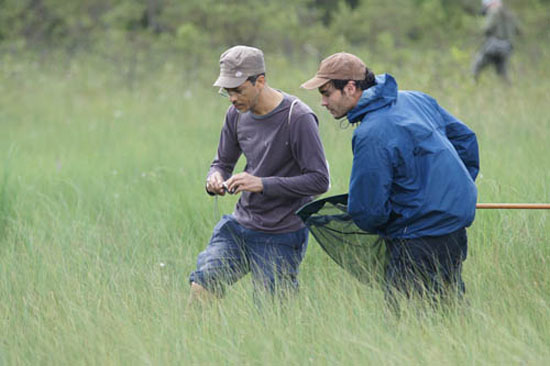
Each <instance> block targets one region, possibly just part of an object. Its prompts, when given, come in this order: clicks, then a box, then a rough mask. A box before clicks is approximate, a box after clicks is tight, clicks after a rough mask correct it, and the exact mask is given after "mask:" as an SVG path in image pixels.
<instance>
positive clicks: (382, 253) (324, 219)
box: [297, 194, 388, 283]
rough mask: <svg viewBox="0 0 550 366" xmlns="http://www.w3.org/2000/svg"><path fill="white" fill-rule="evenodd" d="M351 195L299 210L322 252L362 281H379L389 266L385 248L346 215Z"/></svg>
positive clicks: (377, 238) (327, 199)
mask: <svg viewBox="0 0 550 366" xmlns="http://www.w3.org/2000/svg"><path fill="white" fill-rule="evenodd" d="M347 202H348V195H347V194H343V195H339V196H332V197H328V198H324V199H321V200H317V201H314V202H311V203H309V204H307V205H305V206H303V207H302V208H300V210H298V212H297V215H298V216H299V217H300V218H301V219H302V220H303V221H304V223H305V224H306V226H307V227H308V228H309V230H310V232H311V234H312V235H313V237H314V238H315V240H316V241H317V243H319V245H320V246H321V248H323V250H324V251H325V252H326V253H327V254H328V255H329V256H330V258H332V259H333V260H334V261H335V262H336V263H337V264H338V265H339V266H340V267H342V268H343V269H345V270H346V271H348V272H349V273H351V274H352V275H353V276H354V277H356V278H357V279H358V280H359V281H361V282H364V283H368V282H371V281H378V280H380V279H382V278H383V276H384V269H385V267H386V265H387V261H388V258H387V254H386V245H385V244H384V240H383V239H382V238H381V237H379V236H378V235H374V234H369V233H367V232H365V231H363V230H361V229H360V228H359V227H358V226H357V225H355V223H354V222H353V220H352V219H351V216H350V215H349V214H348V213H347Z"/></svg>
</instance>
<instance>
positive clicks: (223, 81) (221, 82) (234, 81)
mask: <svg viewBox="0 0 550 366" xmlns="http://www.w3.org/2000/svg"><path fill="white" fill-rule="evenodd" d="M247 78H248V76H246V75H245V76H243V77H241V78H236V77H230V76H221V75H220V77H218V79H217V80H216V81H215V82H214V86H217V87H219V88H228V89H231V88H236V87H238V86H240V85H242V84H243V83H244V82H245V81H246V79H247Z"/></svg>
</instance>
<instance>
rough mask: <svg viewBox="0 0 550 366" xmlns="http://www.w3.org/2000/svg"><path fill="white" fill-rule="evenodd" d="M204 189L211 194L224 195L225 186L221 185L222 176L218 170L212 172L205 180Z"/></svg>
mask: <svg viewBox="0 0 550 366" xmlns="http://www.w3.org/2000/svg"><path fill="white" fill-rule="evenodd" d="M206 190H207V191H208V192H210V193H213V194H218V195H220V196H224V195H225V188H224V186H223V177H222V175H221V174H220V172H214V173H212V174H211V175H210V176H209V177H208V179H207V181H206Z"/></svg>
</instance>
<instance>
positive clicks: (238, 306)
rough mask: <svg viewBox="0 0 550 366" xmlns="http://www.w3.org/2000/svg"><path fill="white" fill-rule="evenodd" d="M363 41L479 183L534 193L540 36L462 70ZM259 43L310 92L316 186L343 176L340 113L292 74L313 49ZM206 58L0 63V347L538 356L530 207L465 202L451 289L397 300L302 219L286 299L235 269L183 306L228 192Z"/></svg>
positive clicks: (24, 352)
mask: <svg viewBox="0 0 550 366" xmlns="http://www.w3.org/2000/svg"><path fill="white" fill-rule="evenodd" d="M362 56H364V57H365V58H366V59H367V60H370V62H371V65H372V66H373V67H374V69H375V71H377V72H385V71H388V72H391V73H392V74H394V75H395V76H396V78H397V80H398V82H399V83H400V85H401V86H402V87H403V88H408V89H419V90H423V91H426V92H429V93H430V94H432V95H434V96H435V97H436V98H437V99H438V100H439V101H440V103H441V104H442V105H443V106H444V107H445V108H447V109H448V110H449V111H451V112H452V113H454V114H455V115H457V116H458V117H460V118H461V119H462V120H463V121H464V122H466V123H467V124H468V125H469V126H471V127H472V128H473V129H474V130H475V131H476V132H477V134H478V138H479V142H480V151H481V175H480V177H479V179H478V182H477V183H478V187H479V201H480V202H505V201H506V202H520V201H525V202H550V183H549V182H550V173H549V169H548V168H549V166H550V160H549V159H550V158H549V157H548V153H547V150H548V145H549V143H550V117H548V116H549V115H550V107H549V106H548V103H547V91H548V88H549V87H550V82H549V81H548V80H550V75H549V70H548V68H547V67H546V65H547V62H548V61H549V57H548V56H549V55H548V53H543V54H542V59H539V61H536V60H531V59H529V58H528V57H526V56H525V55H523V56H522V55H521V54H520V53H518V55H516V56H515V57H516V59H515V60H514V64H513V66H514V67H513V70H512V71H513V73H514V76H513V84H512V85H511V86H506V85H503V84H501V83H500V82H499V81H498V80H497V79H496V77H494V75H492V73H491V72H490V71H488V72H487V73H486V74H484V75H483V77H482V80H481V83H480V84H479V85H477V86H476V85H474V84H473V82H472V81H471V80H470V79H469V77H468V67H467V65H465V63H464V57H463V56H460V55H459V56H456V55H455V56H453V55H452V54H450V53H449V54H446V53H445V54H443V56H442V55H441V54H440V53H439V54H436V53H433V54H432V53H429V52H427V53H424V54H422V55H415V54H414V53H411V54H406V53H403V55H402V56H403V57H405V59H404V62H400V60H399V59H394V60H393V61H392V62H390V63H385V61H384V59H382V58H381V57H380V56H378V55H370V54H368V53H364V54H362ZM461 57H462V58H461ZM270 61H271V60H270V58H269V55H268V59H267V62H268V66H270V67H271V69H270V74H269V75H268V76H269V80H270V82H271V84H272V85H273V86H275V87H279V88H282V89H284V90H286V91H288V92H291V93H294V94H296V95H298V96H300V97H301V98H302V99H303V100H305V101H306V102H308V103H309V104H310V105H311V106H312V107H313V108H314V109H315V111H316V112H318V115H319V117H320V121H321V133H322V137H323V141H324V143H325V148H326V153H327V157H328V159H329V162H330V167H331V173H332V188H331V191H330V192H328V193H327V194H339V193H343V192H345V191H346V190H347V180H348V177H349V172H350V168H351V157H352V156H351V148H350V137H351V134H352V128H347V129H342V128H340V126H339V123H338V122H335V121H334V120H332V119H331V117H329V115H328V113H327V112H326V111H323V110H321V109H320V107H319V96H318V95H317V94H316V93H309V92H305V91H302V90H299V89H298V85H299V84H300V83H301V82H302V81H303V80H306V79H307V78H308V77H309V76H311V74H313V72H314V71H315V68H316V61H315V60H313V61H312V62H311V64H308V65H301V66H297V65H289V64H288V62H286V61H285V59H284V58H277V57H275V56H274V57H273V60H272V61H271V63H270ZM215 72H216V70H214V71H213V74H212V75H211V78H210V79H211V80H210V79H202V78H198V79H196V80H189V78H188V77H185V78H184V77H182V76H181V74H180V73H179V72H178V70H177V68H173V67H172V68H166V69H163V70H156V71H155V72H154V73H152V74H151V75H150V77H147V78H141V79H139V80H133V82H132V83H131V85H129V84H128V83H127V82H126V81H127V80H124V78H121V77H120V75H117V74H116V73H114V72H111V71H109V70H108V69H107V70H106V69H104V68H100V67H98V66H97V65H95V64H93V63H91V62H88V61H83V60H73V61H71V62H67V63H66V64H63V65H61V66H59V67H58V66H56V65H51V64H49V65H48V64H41V63H36V62H31V61H26V60H25V59H17V60H16V59H12V60H11V61H9V62H5V63H4V64H2V68H1V72H0V94H1V95H2V97H1V98H0V162H1V164H2V166H0V195H1V196H0V235H1V236H0V365H1V364H5V365H18V364H26V365H35V364H52V365H59V364H106V365H109V364H155V365H159V364H209V365H210V364H274V365H275V364H292V365H304V364H323V365H329V364H380V363H382V364H457V365H462V364H541V365H542V364H546V363H547V361H548V360H549V359H550V348H549V347H548V344H550V327H548V326H547V324H548V323H550V291H549V289H550V270H549V268H550V266H549V264H550V246H549V245H548V237H549V231H550V230H549V229H550V227H549V224H548V213H547V212H544V211H538V212H534V211H529V212H528V211H481V210H480V211H478V212H477V217H476V221H475V223H474V225H473V226H472V227H471V228H470V229H469V239H470V248H469V249H470V251H469V255H468V259H467V261H466V263H465V268H464V279H465V282H466V286H467V305H465V306H463V307H459V308H455V309H450V310H447V311H433V312H431V311H428V312H426V311H421V310H420V308H421V304H416V303H411V304H409V306H407V307H405V308H404V310H403V314H402V315H401V317H400V318H396V317H394V316H393V315H391V314H388V312H387V311H386V310H385V304H384V299H383V292H382V290H381V289H380V288H379V287H378V286H377V285H372V286H364V285H361V284H359V283H358V282H357V281H356V280H355V279H353V278H351V277H350V276H349V275H347V274H346V273H345V272H344V271H343V270H341V269H340V268H338V267H337V266H336V265H335V264H334V263H332V262H331V261H330V259H329V258H328V257H327V256H326V255H324V254H323V252H322V251H321V250H320V248H319V247H318V245H317V244H316V243H315V242H314V240H313V239H312V240H311V241H310V247H309V250H308V254H307V256H306V259H305V260H304V263H303V265H302V267H301V275H300V280H301V291H300V293H299V295H298V296H297V297H296V298H294V299H292V300H291V301H289V302H288V303H286V304H283V305H281V304H275V305H271V304H270V303H269V302H267V301H266V303H265V304H263V306H261V307H260V308H258V307H257V305H255V303H254V302H253V300H252V296H251V291H252V289H251V284H250V281H249V279H248V278H245V279H243V280H242V281H240V282H239V283H237V284H236V285H235V286H233V287H232V288H231V289H230V290H229V291H228V293H227V296H226V298H225V299H224V300H222V301H220V302H216V303H214V304H212V306H209V307H206V308H205V309H203V310H202V311H197V312H191V313H187V314H185V313H184V309H185V305H186V302H187V299H188V283H187V276H188V274H189V272H190V271H191V270H193V268H194V265H195V260H196V256H197V254H198V253H199V252H200V251H201V250H202V249H203V248H204V247H205V245H206V244H207V242H208V239H209V236H210V234H211V230H212V228H213V226H214V224H215V222H216V220H217V219H218V218H219V215H220V214H223V213H229V212H231V211H232V207H233V205H234V203H235V200H236V197H224V198H220V199H219V200H218V203H217V208H216V205H215V202H214V200H213V199H212V198H211V197H209V196H207V195H205V194H204V179H205V174H206V172H207V169H208V166H209V163H210V161H211V159H212V158H213V156H214V153H215V149H216V145H217V141H218V137H219V130H220V127H221V125H222V123H223V115H224V112H225V110H226V108H227V101H225V100H223V99H221V98H220V97H218V96H217V95H216V93H215V90H213V88H211V87H210V85H211V82H212V80H213V79H214V78H215V77H216V75H215ZM238 169H242V163H241V164H240V165H239V168H238Z"/></svg>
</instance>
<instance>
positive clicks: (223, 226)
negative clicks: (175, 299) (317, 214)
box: [189, 215, 308, 296]
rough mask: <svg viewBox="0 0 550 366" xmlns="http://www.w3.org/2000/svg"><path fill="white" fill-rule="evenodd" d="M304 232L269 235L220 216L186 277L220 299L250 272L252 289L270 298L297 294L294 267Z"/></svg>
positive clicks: (299, 257)
mask: <svg viewBox="0 0 550 366" xmlns="http://www.w3.org/2000/svg"><path fill="white" fill-rule="evenodd" d="M307 242H308V230H307V229H306V228H303V229H300V230H298V231H295V232H291V233H284V234H271V233H265V232H260V231H254V230H250V229H247V228H245V227H243V226H241V225H240V224H239V223H238V222H237V221H236V220H235V218H234V217H233V216H232V215H224V216H223V217H222V219H221V220H220V221H219V222H218V224H217V225H216V227H215V228H214V232H213V234H212V237H211V238H210V242H209V244H208V246H207V248H206V249H205V250H204V251H202V252H201V253H200V254H199V256H198V258H197V268H196V270H195V271H194V272H192V273H191V275H190V276H189V281H190V282H195V283H197V284H199V285H201V286H203V287H204V288H206V289H207V290H208V291H210V292H212V293H214V294H216V295H217V296H223V294H224V291H225V285H232V284H233V283H235V282H237V281H238V280H239V279H241V278H242V277H243V276H245V275H246V274H247V273H249V272H252V280H253V283H254V289H255V291H257V290H267V291H268V292H270V293H271V294H274V293H275V292H276V291H278V290H280V289H282V290H297V288H298V279H297V276H298V267H299V266H300V263H301V262H302V259H303V258H304V255H305V252H306V249H307Z"/></svg>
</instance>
